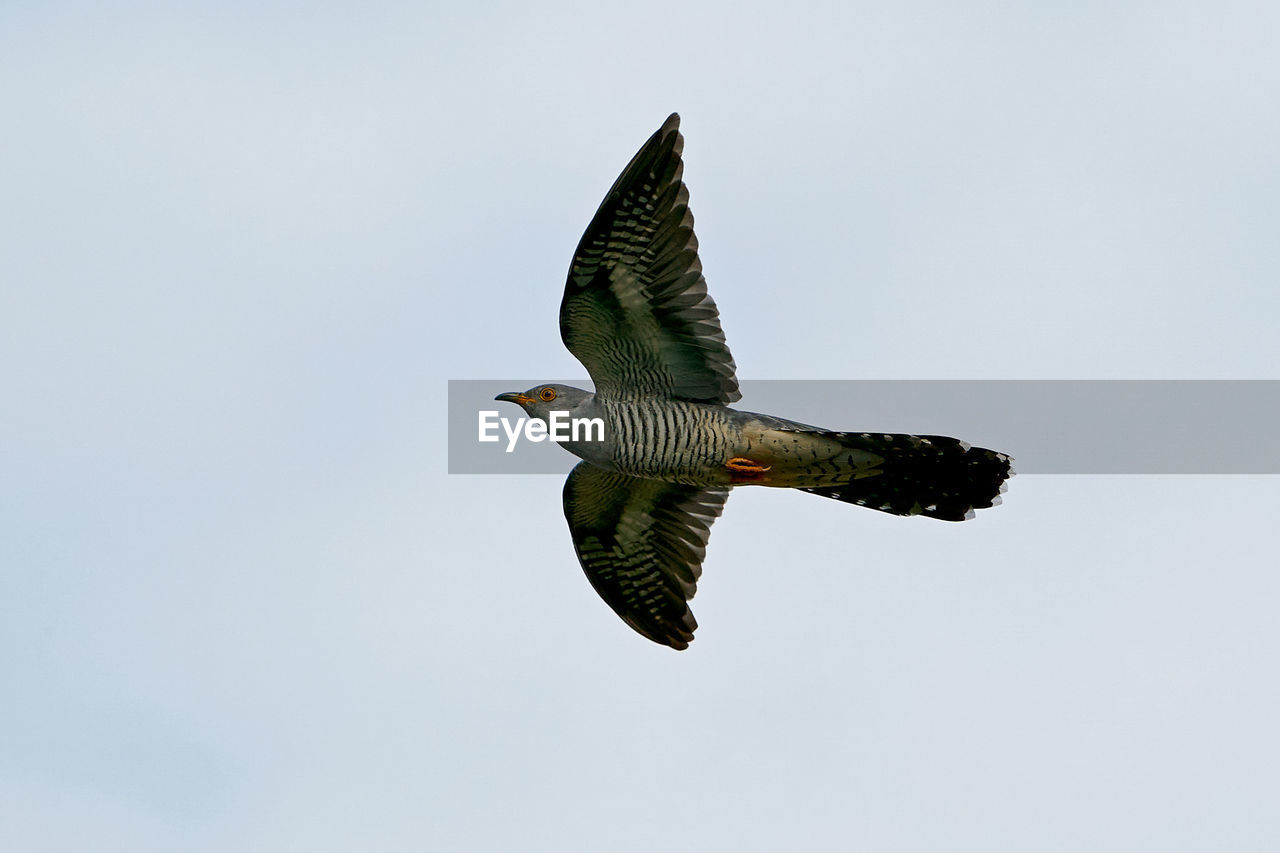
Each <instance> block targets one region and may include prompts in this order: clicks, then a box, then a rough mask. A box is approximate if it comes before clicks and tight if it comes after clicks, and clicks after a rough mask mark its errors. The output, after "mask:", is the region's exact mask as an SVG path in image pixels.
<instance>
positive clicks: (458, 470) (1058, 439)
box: [449, 379, 1280, 474]
mask: <svg viewBox="0 0 1280 853" xmlns="http://www.w3.org/2000/svg"><path fill="white" fill-rule="evenodd" d="M556 381H560V380H556ZM536 384H538V380H519V379H515V380H487V379H475V380H471V379H468V380H450V382H449V472H450V473H451V474H554V473H566V472H568V470H569V469H570V468H572V467H573V465H574V464H576V462H577V461H578V460H577V458H576V457H574V456H572V455H571V454H570V453H568V452H567V451H565V450H562V449H561V448H560V447H558V446H556V445H555V444H554V443H553V442H550V441H545V442H542V443H532V442H529V441H525V440H523V439H521V440H520V441H518V442H517V443H516V445H515V447H514V450H513V451H512V452H510V453H508V452H506V447H507V444H508V442H507V438H506V435H505V434H504V433H503V431H502V430H501V428H499V429H498V435H499V436H500V440H499V441H497V442H491V443H481V442H480V441H479V440H478V435H479V424H478V422H479V413H480V412H482V411H488V412H497V413H498V415H499V416H500V417H503V418H506V419H507V420H508V421H509V422H511V423H514V422H515V421H516V419H517V418H521V417H524V412H523V411H521V409H520V408H519V407H518V406H515V405H513V404H511V403H498V402H494V399H493V398H494V396H495V395H497V394H500V393H503V392H505V391H523V390H525V389H528V388H530V387H532V386H534V385H536ZM565 384H569V385H577V386H578V387H580V388H590V387H591V383H590V382H586V381H582V380H578V381H573V380H568V381H566V382H565ZM733 408H735V409H739V410H743V411H749V412H761V413H765V414H771V415H777V416H779V417H784V418H790V419H791V420H796V421H800V422H802V423H808V424H814V425H815V426H821V427H825V428H827V429H837V430H844V431H857V432H907V433H917V434H920V433H923V434H929V435H949V436H954V437H956V438H961V439H964V440H965V441H968V442H969V443H970V444H975V445H978V446H980V447H988V448H991V449H993V450H999V451H1002V452H1005V453H1008V454H1009V455H1011V456H1013V458H1014V468H1015V469H1016V470H1017V471H1018V473H1020V474H1280V439H1278V438H1277V434H1276V433H1277V430H1280V380H1271V379H1266V380H1247V379H1246V380H1219V379H1209V380H758V381H744V382H742V400H741V401H739V402H738V403H736V404H735V405H734V406H733Z"/></svg>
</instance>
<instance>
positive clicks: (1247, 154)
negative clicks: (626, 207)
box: [0, 2, 1280, 853]
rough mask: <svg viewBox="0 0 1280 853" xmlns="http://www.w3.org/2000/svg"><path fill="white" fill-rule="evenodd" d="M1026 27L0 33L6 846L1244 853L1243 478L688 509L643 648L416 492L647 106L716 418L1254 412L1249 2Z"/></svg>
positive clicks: (1263, 233)
mask: <svg viewBox="0 0 1280 853" xmlns="http://www.w3.org/2000/svg"><path fill="white" fill-rule="evenodd" d="M1061 6H1062V4H1038V5H1037V4H950V3H948V4H943V3H933V4H930V3H921V4H890V5H889V6H885V5H883V4H856V3H855V4H834V3H833V4H825V3H824V4H816V3H815V4H805V3H799V4H792V5H791V6H788V7H786V8H785V9H784V8H783V7H781V6H777V5H768V6H753V5H750V4H747V5H744V4H731V3H699V2H686V3H680V4H648V5H640V6H637V5H636V4H627V5H619V6H616V7H614V6H610V5H608V4H597V5H595V6H587V5H582V4H572V5H571V4H541V5H539V4H528V5H518V4H510V3H487V4H473V5H472V6H464V5H460V4H443V3H433V2H416V3H379V2H372V3H365V4H360V5H358V6H355V5H349V4H325V3H322V4H313V3H278V2H266V3H254V4H218V5H216V6H207V7H200V6H197V5H192V4H179V3H113V2H109V3H74V2H73V3H61V4H47V3H45V4H32V3H9V4H6V6H5V8H4V9H3V10H2V11H0V80H3V85H2V86H0V114H3V115H4V116H5V117H6V119H7V120H6V122H5V127H6V129H5V132H4V133H3V134H0V197H2V198H3V199H4V203H3V204H0V234H3V237H2V238H0V280H2V282H3V286H0V383H2V384H0V387H2V388H3V395H4V397H3V399H4V405H3V416H2V417H0V501H2V502H3V503H2V506H3V509H4V512H2V513H0V563H2V564H0V583H2V584H3V588H2V590H0V638H2V645H0V648H2V649H3V653H2V654H0V683H3V684H4V685H6V690H5V693H4V700H3V701H0V732H3V733H4V736H3V737H2V738H0V826H2V827H4V829H3V835H4V837H5V839H6V840H5V842H4V847H5V849H6V850H20V851H81V850H90V849H91V850H99V851H101V850H122V851H130V853H137V852H138V851H152V850H154V851H173V850H183V851H195V852H196V853H198V851H226V850H237V851H279V850H308V851H350V850H379V851H402V850H403V851H422V850H468V851H470V850H475V851H509V850H547V851H565V850H570V851H575V850H583V851H596V850H610V851H631V850H646V851H648V850H655V849H657V850H690V851H721V850H723V851H743V850H748V851H754V850H762V851H763V850H781V849H793V850H794V849H812V850H851V849H857V850H869V851H930V853H933V852H934V851H940V850H944V851H951V850H955V851H969V850H973V851H991V850H1018V851H1078V850H1083V849H1088V850H1116V851H1126V853H1128V852H1129V851H1177V850H1188V851H1202V850H1211V849H1212V850H1257V851H1270V850H1275V849H1280V815H1278V814H1277V811H1276V809H1275V803H1276V801H1277V800H1278V799H1280V770H1277V768H1278V767H1280V735H1278V734H1277V730H1276V726H1275V722H1274V721H1275V720H1276V719H1277V718H1280V664H1278V663H1277V650H1278V649H1280V621H1278V620H1277V619H1276V617H1275V613H1276V609H1277V600H1278V598H1280V573H1277V571H1276V569H1275V566H1274V563H1275V557H1274V552H1275V535H1274V528H1275V517H1276V513H1277V510H1280V478H1278V477H1274V476H1272V477H1266V476H1231V477H1227V476H1220V477H1212V476H1196V477H1190V476H1188V477H1175V476H1164V477H1161V476H1148V477H1139V476H1091V475H1076V476H1044V475H1027V476H1021V477H1018V478H1015V479H1014V481H1013V482H1012V484H1011V488H1010V491H1009V493H1008V494H1007V495H1006V496H1005V503H1004V505H1003V506H1001V507H998V508H996V509H993V510H989V511H985V512H982V513H980V514H979V517H978V518H977V519H976V520H974V521H971V522H968V523H966V524H963V525H952V524H943V523H934V522H930V521H929V520H926V519H900V518H895V517H890V516H884V515H881V514H879V513H874V512H870V511H865V510H862V509H859V508H856V507H852V506H848V505H844V504H840V503H836V502H834V501H824V500H821V499H818V498H815V497H812V496H809V495H803V494H798V493H786V492H781V491H774V490H763V489H758V490H752V489H742V490H738V493H735V494H734V495H733V496H732V497H731V498H730V500H729V502H728V505H727V508H726V510H725V513H724V516H723V517H722V518H721V519H720V521H719V522H717V523H716V525H715V527H714V528H713V530H712V535H711V541H710V546H709V548H708V556H707V560H706V562H705V564H704V574H703V579H702V583H701V585H700V588H699V593H698V596H697V598H696V599H695V600H694V603H693V606H694V612H695V613H696V614H697V617H698V620H699V622H700V625H701V627H700V629H699V631H698V636H697V639H696V641H695V642H694V644H693V645H692V647H691V648H690V649H689V650H688V651H686V652H681V653H676V652H673V651H671V650H669V649H665V648H662V647H659V646H656V645H654V644H652V643H649V642H647V641H645V640H644V639H643V638H641V637H639V636H638V635H636V634H634V633H633V632H632V631H631V630H630V629H628V628H627V627H626V626H625V625H624V624H623V623H622V622H621V621H620V620H618V619H617V617H616V616H614V614H613V613H612V612H611V611H610V610H609V609H608V608H607V607H606V606H605V605H604V604H603V603H602V602H600V601H599V599H598V598H597V597H596V595H595V593H594V592H593V591H592V589H591V588H590V586H589V584H588V583H587V581H586V579H585V578H584V577H583V575H582V572H581V570H580V569H579V567H578V565H577V563H576V560H575V558H574V555H573V550H572V546H571V543H570V540H569V536H568V532H567V530H566V528H565V524H564V519H563V516H562V511H561V506H560V489H561V478H560V477H557V476H550V475H536V476H535V475H510V476H503V475H488V476H458V475H454V476H451V475H449V474H447V473H446V470H447V459H446V455H445V414H446V411H445V407H446V402H447V401H446V395H447V381H448V380H450V379H502V378H504V377H513V376H522V377H524V376H533V377H545V378H549V379H573V378H585V373H584V371H583V370H582V368H581V367H580V366H579V365H578V364H577V362H575V361H574V360H573V358H572V356H570V355H569V353H568V352H567V351H565V350H564V348H563V346H562V345H561V343H560V337H559V331H558V329H557V326H556V313H557V308H558V305H559V301H560V296H561V292H562V287H563V283H564V275H565V272H566V270H567V268H568V264H569V260H570V256H571V253H572V251H573V248H574V246H575V245H576V242H577V240H578V238H579V236H580V235H581V232H582V230H583V228H584V227H585V226H586V224H587V222H588V221H589V219H590V217H591V214H592V213H593V211H594V210H595V208H596V205H597V204H598V203H599V201H600V199H601V197H602V196H603V194H604V192H605V190H607V189H608V187H609V185H610V184H611V183H612V181H613V180H614V178H615V177H616V175H617V173H618V172H619V171H620V169H621V168H622V167H623V166H624V165H625V164H626V162H627V160H628V159H629V158H630V157H631V155H632V154H633V153H634V152H635V150H636V149H637V148H638V147H639V146H640V145H641V144H642V143H643V142H644V140H645V139H646V138H647V137H648V136H649V134H651V133H652V132H653V131H654V130H655V129H656V128H657V127H658V125H659V124H660V123H661V122H662V120H663V119H664V118H665V117H666V115H667V114H668V113H670V112H672V111H679V112H680V113H681V115H682V117H683V126H682V127H683V131H684V133H685V136H686V146H685V161H686V170H685V178H686V181H687V183H688V185H689V187H690V191H691V197H692V207H693V211H694V214H695V216H696V217H697V233H698V236H699V239H700V242H701V257H702V260H703V264H704V267H705V270H706V275H707V280H708V283H709V287H710V290H711V293H712V295H713V296H714V297H715V299H716V301H717V303H718V304H719V307H720V310H721V316H722V321H723V325H724V329H725V332H726V335H727V337H728V342H729V345H730V347H731V348H732V351H733V354H734V356H735V357H736V359H737V363H738V367H739V375H740V376H742V377H744V378H748V379H900V378H911V379H1063V378H1070V379H1115V378H1125V379H1275V378H1280V377H1277V375H1276V365H1277V364H1280V340H1278V338H1280V336H1277V335H1276V333H1275V332H1276V318H1277V316H1278V315H1280V290H1278V289H1277V287H1276V283H1277V281H1280V253H1278V252H1277V245H1278V244H1277V241H1276V224H1277V222H1278V221H1280V202H1278V201H1277V192H1276V190H1277V186H1278V185H1280V153H1278V152H1280V146H1277V144H1276V140H1277V138H1280V61H1277V59H1276V51H1275V33H1276V32H1277V31H1280V13H1278V12H1277V11H1276V10H1275V7H1274V6H1273V5H1271V4H1264V3H1256V4H1233V3H1212V4H1210V3H1199V4H1194V3H1191V4H1188V3H1182V4H1178V3H1173V4H1168V3H1164V4H1145V3H1143V4H1139V3H1133V4H1128V3H1119V4H1114V3H1112V4H1076V5H1074V6H1073V8H1072V9H1070V10H1064V9H1063V8H1061ZM741 406H742V408H746V409H751V408H752V405H751V400H750V399H744V400H743V401H742V404H741ZM515 413H516V412H515V410H514V408H512V411H511V412H510V414H512V415H514V414H515ZM777 414H780V415H784V416H786V415H789V414H794V413H789V412H778V413H777ZM827 426H830V427H832V428H848V429H892V428H893V425H891V424H883V425H882V424H864V423H850V424H827ZM936 431H938V432H946V431H947V425H946V424H939V425H938V427H937V430H936ZM962 437H969V438H971V439H972V440H974V441H975V442H978V443H981V441H982V437H981V436H972V437H970V436H962ZM1204 440H1205V441H1213V440H1214V436H1213V435H1206V436H1205V437H1204ZM1257 452H1258V453H1259V454H1270V455H1271V457H1272V458H1274V454H1275V452H1276V451H1275V448H1274V447H1261V448H1258V450H1257Z"/></svg>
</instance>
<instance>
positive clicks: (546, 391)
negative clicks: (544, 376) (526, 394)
mask: <svg viewBox="0 0 1280 853" xmlns="http://www.w3.org/2000/svg"><path fill="white" fill-rule="evenodd" d="M538 396H539V397H541V398H542V402H544V403H550V402H551V401H552V400H554V399H555V398H556V389H554V388H543V389H542V390H541V391H539V392H538Z"/></svg>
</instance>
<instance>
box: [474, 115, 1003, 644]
mask: <svg viewBox="0 0 1280 853" xmlns="http://www.w3.org/2000/svg"><path fill="white" fill-rule="evenodd" d="M679 128H680V117H679V115H676V114H673V115H671V117H669V118H668V119H667V120H666V121H665V122H664V123H663V125H662V127H661V128H659V129H658V131H657V132H656V133H655V134H654V135H653V136H652V137H650V138H649V141H648V142H646V143H645V144H644V146H643V147H642V148H641V149H640V151H639V152H638V153H637V154H636V156H635V157H634V158H633V159H632V160H631V162H630V163H628V164H627V167H626V168H625V169H623V171H622V174H621V176H619V178H618V180H617V181H616V182H615V183H614V185H613V187H612V188H611V189H610V190H609V192H608V194H607V195H606V196H605V199H604V202H603V203H602V204H601V205H600V208H599V209H598V210H597V211H596V215H595V217H594V218H593V219H592V220H591V224H590V225H589V226H588V227H587V230H586V233H585V234H583V236H582V240H581V242H579V244H578V249H577V252H576V253H575V254H574V256H573V263H572V265H571V266H570V268H569V279H568V282H567V284H566V285H565V291H564V298H563V300H562V301H561V303H560V336H561V338H562V339H563V340H564V344H565V346H566V347H568V349H569V351H570V352H571V353H573V355H574V356H575V357H577V359H578V360H579V361H581V362H582V364H583V365H584V366H585V367H586V369H587V372H588V373H589V374H590V376H591V380H592V382H593V384H594V386H595V391H594V393H593V392H590V391H584V390H582V389H580V388H573V387H570V386H566V385H559V384H544V385H536V386H534V387H533V388H530V389H529V390H527V391H523V392H519V393H506V394H500V395H498V397H497V398H496V399H498V400H502V401H506V402H512V403H516V404H518V405H519V406H520V407H521V408H523V409H524V411H525V412H526V413H527V414H528V415H529V416H530V417H531V418H535V419H539V420H542V421H544V422H548V423H549V422H550V421H551V419H552V413H553V412H562V413H567V415H557V418H558V419H559V418H565V419H569V418H587V419H599V421H600V422H602V423H603V426H604V430H603V435H600V434H599V432H598V431H597V432H595V433H592V432H591V431H586V432H585V433H579V434H578V440H568V441H562V442H561V444H562V446H563V447H565V448H566V449H567V450H569V451H570V452H572V453H573V454H575V455H577V456H579V457H581V458H582V460H583V461H582V462H579V463H578V465H577V467H575V468H574V469H573V471H572V472H571V473H570V474H569V478H568V480H567V481H566V482H565V485H564V514H565V518H566V519H567V520H568V523H569V531H570V534H571V536H572V538H573V545H574V548H575V550H576V551H577V555H578V560H579V562H580V563H581V564H582V568H583V570H584V571H585V572H586V575H587V578H588V579H589V580H590V581H591V585H592V586H593V587H595V590H596V592H598V593H599V594H600V597H601V598H603V599H604V600H605V602H606V603H608V605H609V606H610V607H611V608H613V610H614V611H615V612H616V613H617V614H618V615H619V616H621V617H622V619H623V620H624V621H625V622H626V623H627V624H628V625H630V626H631V627H632V628H634V629H635V630H636V631H637V632H639V633H640V634H642V635H644V636H645V637H648V638H649V639H650V640H653V641H654V642H657V643H661V644H664V645H668V646H671V647H672V648H675V649H684V648H687V647H688V645H689V642H690V641H691V640H692V639H693V632H694V629H695V628H696V627H697V622H696V621H695V620H694V618H693V613H692V612H691V610H690V609H689V599H691V598H693V595H694V591H695V590H696V587H697V582H698V579H699V577H700V576H701V574H702V561H703V557H704V556H705V554H706V546H707V538H708V535H709V533H710V530H711V525H712V523H713V522H714V521H715V520H716V518H718V517H719V515H720V512H721V510H723V509H724V504H725V500H726V499H727V498H728V496H729V491H730V490H731V489H732V488H734V487H735V486H747V485H750V486H775V487H779V488H791V489H800V490H801V491H805V492H809V493H811V494H815V495H821V496H823V497H827V498H833V499H835V500H838V501H845V502H847V503H852V504H858V505H860V506H864V507H869V508H871V509H875V510H879V511H881V512H886V513H893V514H894V515H903V516H909V515H921V516H925V517H928V518H937V519H942V520H945V521H963V520H965V519H967V518H971V517H973V512H974V510H975V509H983V508H986V507H990V506H993V505H994V504H997V503H999V500H1000V498H999V495H1000V493H1001V492H1003V491H1004V483H1005V480H1006V479H1007V478H1008V477H1009V476H1010V474H1011V470H1010V459H1009V457H1008V456H1006V455H1005V454H1003V453H997V452H995V451H993V450H986V449H984V448H981V447H972V446H970V445H969V444H967V443H966V442H963V441H959V440H957V439H954V438H946V437H943V436H937V435H895V434H889V433H882V432H836V431H831V430H826V429H820V428H818V427H813V426H809V425H807V424H801V423H797V422H795V421H789V420H785V419H783V418H777V417H772V416H769V415H760V414H754V413H751V412H743V411H737V410H735V409H731V408H729V407H728V404H729V403H733V402H736V401H737V400H738V399H739V398H740V397H741V394H740V393H739V391H738V380H737V377H736V375H735V366H734V362H733V357H732V356H731V355H730V354H729V347H728V346H727V345H726V343H725V337H724V332H723V331H721V329H720V319H719V312H718V311H717V310H716V305H715V302H713V301H712V299H711V296H710V295H709V294H708V293H707V285H706V280H705V279H704V278H703V275H702V264H701V263H700V262H699V260H698V241H697V239H696V238H695V237H694V234H693V215H692V214H691V213H690V212H689V192H688V189H687V188H686V187H685V184H684V181H683V179H682V173H683V170H684V164H683V161H682V160H681V156H680V155H681V150H682V148H683V146H684V139H683V137H682V136H681V134H680V129H679Z"/></svg>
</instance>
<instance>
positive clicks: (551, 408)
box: [493, 385, 595, 421]
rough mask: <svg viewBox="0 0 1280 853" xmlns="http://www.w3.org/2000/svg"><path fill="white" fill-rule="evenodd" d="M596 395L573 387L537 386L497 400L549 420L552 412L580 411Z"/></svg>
mask: <svg viewBox="0 0 1280 853" xmlns="http://www.w3.org/2000/svg"><path fill="white" fill-rule="evenodd" d="M594 396H595V395H594V394H592V393H591V392H590V391H583V390H582V389H581V388H574V387H573V386H572V385H535V386H533V387H532V388H530V389H529V390H528V391H521V392H509V393H506V394H499V395H498V396H496V397H494V398H493V399H495V400H501V401H502V402H504V403H515V404H516V405H517V406H519V407H520V408H522V409H524V410H525V412H527V413H528V414H529V415H530V416H531V417H534V418H538V419H539V420H544V421H545V420H547V417H548V416H549V415H550V414H551V413H552V412H569V413H571V414H572V413H574V412H576V411H578V407H579V406H581V405H582V404H584V403H587V402H589V401H590V400H591V399H592V398H593V397H594Z"/></svg>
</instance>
